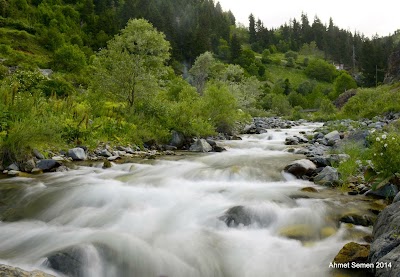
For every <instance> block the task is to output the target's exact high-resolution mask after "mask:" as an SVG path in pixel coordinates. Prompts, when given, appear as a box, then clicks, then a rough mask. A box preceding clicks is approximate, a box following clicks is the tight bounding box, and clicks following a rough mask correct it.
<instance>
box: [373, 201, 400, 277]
mask: <svg viewBox="0 0 400 277" xmlns="http://www.w3.org/2000/svg"><path fill="white" fill-rule="evenodd" d="M372 235H373V237H374V241H373V242H372V243H371V252H370V255H369V260H370V261H371V262H372V263H374V264H376V263H377V262H379V263H383V264H386V265H387V264H389V263H390V265H391V268H389V267H386V266H385V267H383V268H375V269H374V275H375V276H379V277H391V276H400V202H396V203H393V204H391V205H389V206H387V207H386V208H385V209H384V210H383V211H382V212H381V213H380V214H379V215H378V218H377V220H376V222H375V224H374V229H373V231H372Z"/></svg>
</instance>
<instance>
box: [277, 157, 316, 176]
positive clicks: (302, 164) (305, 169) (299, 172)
mask: <svg viewBox="0 0 400 277" xmlns="http://www.w3.org/2000/svg"><path fill="white" fill-rule="evenodd" d="M315 169H317V167H316V165H315V164H314V163H313V162H312V161H310V160H307V159H302V160H297V161H294V162H291V163H290V164H288V165H287V166H286V167H285V168H284V171H285V172H288V173H290V174H293V175H294V176H296V177H297V178H301V177H303V176H304V175H310V174H311V173H312V172H314V170H315Z"/></svg>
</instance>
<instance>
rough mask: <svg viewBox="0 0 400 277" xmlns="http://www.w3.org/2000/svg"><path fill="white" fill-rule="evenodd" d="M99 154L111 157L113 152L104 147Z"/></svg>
mask: <svg viewBox="0 0 400 277" xmlns="http://www.w3.org/2000/svg"><path fill="white" fill-rule="evenodd" d="M99 156H102V157H106V158H108V157H111V156H112V154H111V153H110V151H108V150H107V149H103V150H100V152H99Z"/></svg>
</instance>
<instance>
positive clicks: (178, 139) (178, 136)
mask: <svg viewBox="0 0 400 277" xmlns="http://www.w3.org/2000/svg"><path fill="white" fill-rule="evenodd" d="M170 145H172V146H175V147H177V148H178V149H181V148H182V147H183V146H184V145H185V136H184V135H183V134H182V133H180V132H177V131H172V138H171V142H170Z"/></svg>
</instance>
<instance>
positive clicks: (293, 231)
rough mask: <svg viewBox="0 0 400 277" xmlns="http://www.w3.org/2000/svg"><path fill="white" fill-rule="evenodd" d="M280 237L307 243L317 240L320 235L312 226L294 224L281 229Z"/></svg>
mask: <svg viewBox="0 0 400 277" xmlns="http://www.w3.org/2000/svg"><path fill="white" fill-rule="evenodd" d="M279 235H281V236H284V237H287V238H290V239H297V240H301V241H305V240H311V239H313V238H316V237H317V235H318V234H317V233H316V231H315V230H314V228H312V227H311V226H310V225H307V224H294V225H290V226H286V227H283V228H282V229H280V230H279Z"/></svg>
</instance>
